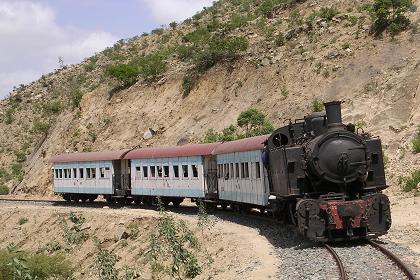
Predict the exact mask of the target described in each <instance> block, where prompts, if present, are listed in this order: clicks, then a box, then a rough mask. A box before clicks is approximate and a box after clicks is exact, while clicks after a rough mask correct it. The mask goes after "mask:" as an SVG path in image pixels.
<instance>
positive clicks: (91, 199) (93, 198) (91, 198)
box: [88, 195, 98, 203]
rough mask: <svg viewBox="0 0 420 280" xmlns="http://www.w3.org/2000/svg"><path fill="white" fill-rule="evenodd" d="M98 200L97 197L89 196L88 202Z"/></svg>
mask: <svg viewBox="0 0 420 280" xmlns="http://www.w3.org/2000/svg"><path fill="white" fill-rule="evenodd" d="M97 198H98V196H97V195H91V196H89V198H88V199H89V202H91V203H92V202H94V201H95V200H96V199H97Z"/></svg>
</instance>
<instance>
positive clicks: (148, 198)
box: [143, 196, 153, 206]
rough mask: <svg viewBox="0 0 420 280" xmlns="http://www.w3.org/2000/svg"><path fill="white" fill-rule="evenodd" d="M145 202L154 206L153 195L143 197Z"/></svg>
mask: <svg viewBox="0 0 420 280" xmlns="http://www.w3.org/2000/svg"><path fill="white" fill-rule="evenodd" d="M143 203H144V205H146V206H152V205H153V197H151V196H146V197H144V198H143Z"/></svg>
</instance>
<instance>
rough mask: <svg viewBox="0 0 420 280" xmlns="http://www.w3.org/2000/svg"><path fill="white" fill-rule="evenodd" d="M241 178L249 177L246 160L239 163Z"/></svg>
mask: <svg viewBox="0 0 420 280" xmlns="http://www.w3.org/2000/svg"><path fill="white" fill-rule="evenodd" d="M241 174H242V176H241V178H248V177H249V169H248V162H242V163H241Z"/></svg>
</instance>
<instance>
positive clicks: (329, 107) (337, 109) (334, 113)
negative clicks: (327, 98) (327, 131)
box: [324, 101, 343, 127]
mask: <svg viewBox="0 0 420 280" xmlns="http://www.w3.org/2000/svg"><path fill="white" fill-rule="evenodd" d="M341 103H342V102H341V101H331V102H325V103H324V106H325V112H326V113H327V121H328V127H332V126H338V125H343V121H342V119H341Z"/></svg>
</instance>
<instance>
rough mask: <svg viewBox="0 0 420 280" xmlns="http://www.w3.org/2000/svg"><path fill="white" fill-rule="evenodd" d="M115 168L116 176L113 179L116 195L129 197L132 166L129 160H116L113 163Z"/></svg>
mask: <svg viewBox="0 0 420 280" xmlns="http://www.w3.org/2000/svg"><path fill="white" fill-rule="evenodd" d="M112 165H113V167H114V175H113V178H112V184H113V187H114V191H115V194H117V195H129V194H130V190H131V178H130V173H131V170H130V168H131V166H130V161H129V160H126V159H124V160H114V161H112Z"/></svg>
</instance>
